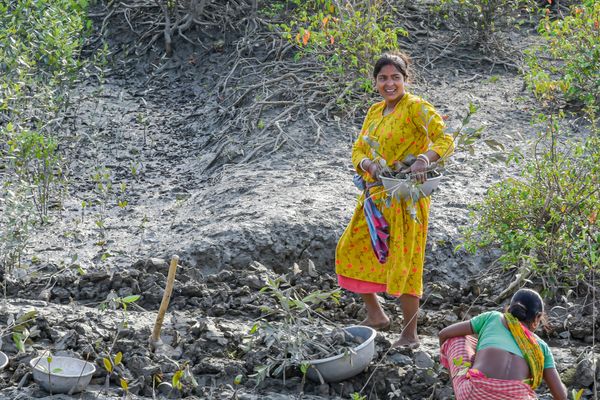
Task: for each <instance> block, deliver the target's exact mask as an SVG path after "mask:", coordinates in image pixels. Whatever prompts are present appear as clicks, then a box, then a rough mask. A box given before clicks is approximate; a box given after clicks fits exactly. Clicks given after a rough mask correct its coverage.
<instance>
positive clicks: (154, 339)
mask: <svg viewBox="0 0 600 400" xmlns="http://www.w3.org/2000/svg"><path fill="white" fill-rule="evenodd" d="M178 262H179V256H177V255H174V256H173V257H171V266H170V267H169V275H168V276H167V286H166V287H165V292H164V293H163V298H162V301H161V302H160V308H159V309H158V315H157V316H156V322H155V323H154V329H153V330H152V336H150V345H153V344H155V343H158V342H160V330H161V328H162V324H163V320H164V318H165V312H166V311H167V307H169V301H170V300H171V293H172V292H173V283H174V282H175V272H176V271H177V263H178Z"/></svg>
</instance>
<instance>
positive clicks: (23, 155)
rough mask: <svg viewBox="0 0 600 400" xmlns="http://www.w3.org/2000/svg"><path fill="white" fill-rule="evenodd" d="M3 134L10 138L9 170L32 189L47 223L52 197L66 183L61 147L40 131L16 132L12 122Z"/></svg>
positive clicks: (42, 217)
mask: <svg viewBox="0 0 600 400" xmlns="http://www.w3.org/2000/svg"><path fill="white" fill-rule="evenodd" d="M3 133H4V135H3V137H4V138H6V139H7V140H6V144H7V161H8V165H7V167H8V168H9V170H10V172H12V173H14V174H15V176H16V179H18V180H19V181H21V182H24V183H25V184H26V185H27V187H28V188H29V189H30V192H31V199H32V201H33V203H34V205H35V208H36V210H37V213H38V216H39V219H40V222H44V221H45V218H46V217H47V215H48V206H49V201H50V197H51V194H52V192H53V190H58V188H59V187H60V184H61V183H62V182H63V177H62V159H61V157H60V155H59V154H58V151H57V147H58V144H57V142H56V140H54V139H53V138H51V137H44V136H43V135H41V134H40V133H39V132H35V131H30V130H27V129H24V130H21V131H20V132H15V131H14V128H13V126H12V124H10V123H9V124H8V125H7V127H6V129H5V130H4V132H3Z"/></svg>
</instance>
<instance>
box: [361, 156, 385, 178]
mask: <svg viewBox="0 0 600 400" xmlns="http://www.w3.org/2000/svg"><path fill="white" fill-rule="evenodd" d="M360 168H361V169H362V170H363V171H365V172H366V173H367V174H369V175H370V176H371V178H373V179H375V180H376V181H377V180H379V174H380V173H381V167H380V166H379V164H377V163H376V162H374V161H372V160H369V159H368V158H365V159H364V160H362V161H361V162H360Z"/></svg>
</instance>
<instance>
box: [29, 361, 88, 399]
mask: <svg viewBox="0 0 600 400" xmlns="http://www.w3.org/2000/svg"><path fill="white" fill-rule="evenodd" d="M29 365H31V369H32V370H33V380H34V381H35V382H36V383H37V384H38V385H40V386H41V387H42V388H44V389H45V390H46V391H48V392H51V393H79V392H81V391H83V390H84V389H85V388H86V387H87V385H88V384H89V383H90V380H91V379H92V375H94V372H96V367H95V366H94V364H92V363H89V362H87V361H84V360H80V359H78V358H73V357H61V356H53V357H52V362H51V363H50V368H48V357H46V356H43V357H36V358H33V359H32V360H31V361H30V362H29ZM49 369H50V370H49ZM71 389H72V390H71Z"/></svg>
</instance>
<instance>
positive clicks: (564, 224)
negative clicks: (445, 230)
mask: <svg viewBox="0 0 600 400" xmlns="http://www.w3.org/2000/svg"><path fill="white" fill-rule="evenodd" d="M559 137H561V135H560V131H559V128H558V123H557V122H556V121H552V122H550V123H549V129H548V131H547V132H546V133H544V134H543V135H541V137H540V138H539V142H538V143H537V144H536V146H535V151H534V154H533V155H532V156H531V157H523V158H521V159H520V160H519V161H518V162H517V164H516V166H517V167H519V168H520V176H519V178H517V179H512V178H511V179H507V180H504V181H502V182H500V183H498V184H496V185H495V186H493V187H492V188H490V190H489V191H488V193H487V195H486V197H485V199H484V200H483V202H482V203H481V204H479V205H478V207H477V208H478V211H479V213H478V217H477V219H476V224H474V227H471V228H468V229H467V231H466V241H465V243H464V246H465V248H467V249H469V250H472V251H474V250H475V249H476V248H478V247H486V246H490V245H498V246H500V248H501V249H502V250H503V255H502V256H501V258H500V261H501V262H502V264H503V265H504V266H505V267H510V266H520V267H521V268H522V269H523V270H524V272H525V275H526V276H527V275H530V274H532V275H536V276H538V277H541V278H542V279H544V281H545V282H546V284H547V285H548V286H551V287H553V288H556V287H559V286H563V285H564V286H569V285H576V284H577V283H578V282H580V281H582V280H586V279H587V278H589V276H590V274H591V272H592V266H594V265H595V267H594V268H596V269H597V266H598V257H599V255H600V232H599V229H598V223H597V217H598V212H599V211H600V189H599V188H600V182H599V177H600V130H599V129H598V128H594V129H593V132H592V134H591V135H590V137H589V138H588V139H586V140H584V141H579V142H577V141H572V140H569V141H566V142H565V143H562V144H561V143H560V142H559V141H558V139H559ZM563 137H564V136H563Z"/></svg>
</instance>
